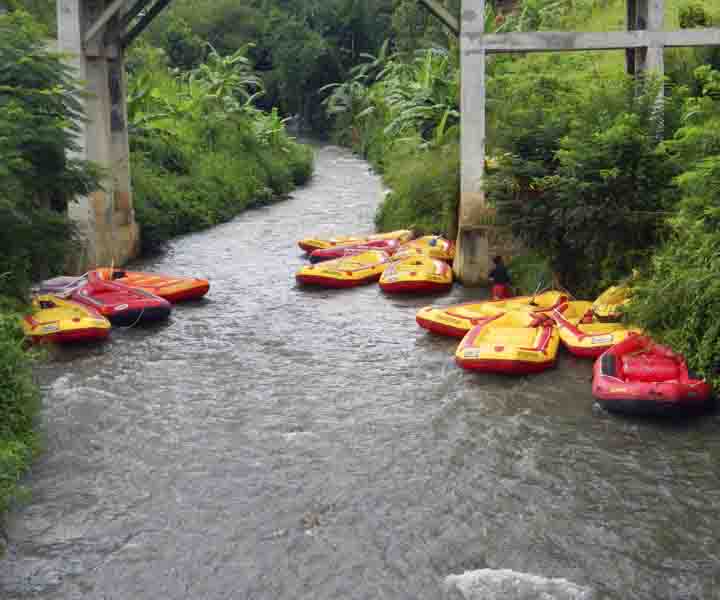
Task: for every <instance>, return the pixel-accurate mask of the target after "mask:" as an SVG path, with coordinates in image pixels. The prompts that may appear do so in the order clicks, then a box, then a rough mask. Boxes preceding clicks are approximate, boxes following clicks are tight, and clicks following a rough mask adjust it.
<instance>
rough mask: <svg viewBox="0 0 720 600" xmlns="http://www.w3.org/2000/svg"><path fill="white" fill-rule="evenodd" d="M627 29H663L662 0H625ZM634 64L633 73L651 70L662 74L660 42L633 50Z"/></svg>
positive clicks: (662, 63)
mask: <svg viewBox="0 0 720 600" xmlns="http://www.w3.org/2000/svg"><path fill="white" fill-rule="evenodd" d="M627 3H628V10H627V28H628V30H645V31H663V30H664V27H665V6H664V5H665V2H664V0H627ZM633 54H634V58H635V61H634V62H635V64H634V65H633V67H634V68H633V71H632V73H633V74H637V75H640V74H642V73H645V72H647V71H653V72H655V73H658V74H659V75H660V76H662V75H663V74H664V72H665V60H664V50H663V46H662V44H655V45H653V46H650V47H648V48H640V49H638V50H635V51H634V52H633Z"/></svg>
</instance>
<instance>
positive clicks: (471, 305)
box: [415, 290, 568, 337]
mask: <svg viewBox="0 0 720 600" xmlns="http://www.w3.org/2000/svg"><path fill="white" fill-rule="evenodd" d="M567 299H568V298H567V296H566V295H565V294H563V293H562V292H558V291H554V290H553V291H547V292H543V293H542V294H537V295H535V296H517V297H515V298H510V299H507V300H485V301H480V302H466V303H464V304H456V305H454V306H447V307H444V308H434V307H432V306H426V307H424V308H421V309H420V310H419V311H418V313H417V315H416V317H415V320H416V321H417V323H418V325H420V327H423V328H425V329H427V330H428V331H432V332H433V333H438V334H440V335H448V336H452V337H463V336H464V335H465V334H466V333H467V332H468V331H470V329H472V328H473V327H474V326H475V325H477V324H479V323H483V322H485V320H486V319H487V318H488V317H495V316H498V315H499V314H503V313H505V312H509V311H524V312H530V313H533V312H546V311H550V310H553V309H555V308H557V307H558V306H560V305H561V304H563V303H564V302H567Z"/></svg>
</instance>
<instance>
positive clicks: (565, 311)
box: [551, 300, 642, 358]
mask: <svg viewBox="0 0 720 600" xmlns="http://www.w3.org/2000/svg"><path fill="white" fill-rule="evenodd" d="M551 314H552V317H553V319H554V320H555V323H556V324H557V326H558V330H559V332H560V340H561V341H562V343H563V344H564V346H565V347H566V348H567V349H568V350H569V351H570V352H571V353H572V354H574V355H575V356H580V357H584V358H597V357H598V356H600V355H601V354H602V353H603V352H605V350H607V349H609V348H610V347H612V346H614V345H615V344H618V343H620V342H622V341H623V340H624V339H625V338H627V337H629V336H631V335H637V334H640V333H642V331H641V330H640V329H637V328H634V327H627V326H626V325H624V324H622V323H619V322H615V323H607V322H602V321H599V320H598V319H597V317H596V316H595V314H594V313H593V303H591V302H585V301H581V300H577V301H573V302H566V303H565V304H563V305H562V306H560V307H558V308H556V309H555V310H553V311H552V313H551Z"/></svg>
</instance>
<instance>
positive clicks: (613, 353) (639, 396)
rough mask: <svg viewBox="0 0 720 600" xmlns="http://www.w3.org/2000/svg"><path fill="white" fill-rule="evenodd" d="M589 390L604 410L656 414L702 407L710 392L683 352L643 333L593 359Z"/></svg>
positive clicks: (699, 409) (685, 411) (709, 397)
mask: <svg viewBox="0 0 720 600" xmlns="http://www.w3.org/2000/svg"><path fill="white" fill-rule="evenodd" d="M592 393H593V396H595V398H596V399H597V401H598V403H599V404H600V405H601V406H602V407H603V408H605V409H606V410H608V411H611V412H618V413H625V414H632V415H658V416H665V415H667V416H672V415H680V414H683V413H692V412H697V411H702V410H705V409H706V408H707V407H708V405H709V403H710V401H711V396H712V390H711V388H710V386H709V385H708V384H707V383H706V382H705V381H703V380H702V379H701V378H700V377H699V376H697V375H695V374H693V373H692V372H690V371H688V367H687V364H686V362H685V360H684V359H683V357H682V356H680V355H678V354H675V353H674V352H673V351H672V350H670V349H669V348H667V347H665V346H661V345H660V344H656V343H655V342H653V341H652V340H651V339H650V338H649V337H647V336H644V335H634V336H632V337H629V338H627V339H625V340H624V341H623V342H620V343H619V344H617V345H616V346H613V347H612V348H610V349H609V350H608V351H607V352H605V353H604V354H603V355H602V356H601V357H600V358H598V359H597V361H596V362H595V366H594V368H593V384H592Z"/></svg>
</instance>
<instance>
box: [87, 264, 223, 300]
mask: <svg viewBox="0 0 720 600" xmlns="http://www.w3.org/2000/svg"><path fill="white" fill-rule="evenodd" d="M97 273H98V274H99V275H100V277H101V278H102V279H104V280H105V281H114V282H116V283H122V284H123V285H126V286H128V287H130V288H134V289H139V290H143V291H145V292H149V293H150V294H154V295H155V296H159V297H160V298H164V299H165V300H167V301H168V302H183V301H185V300H197V299H199V298H202V297H203V296H204V295H205V294H207V293H208V290H209V289H210V282H208V281H207V280H206V279H195V278H190V277H173V276H171V275H161V274H157V273H142V272H140V271H127V270H125V269H97Z"/></svg>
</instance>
